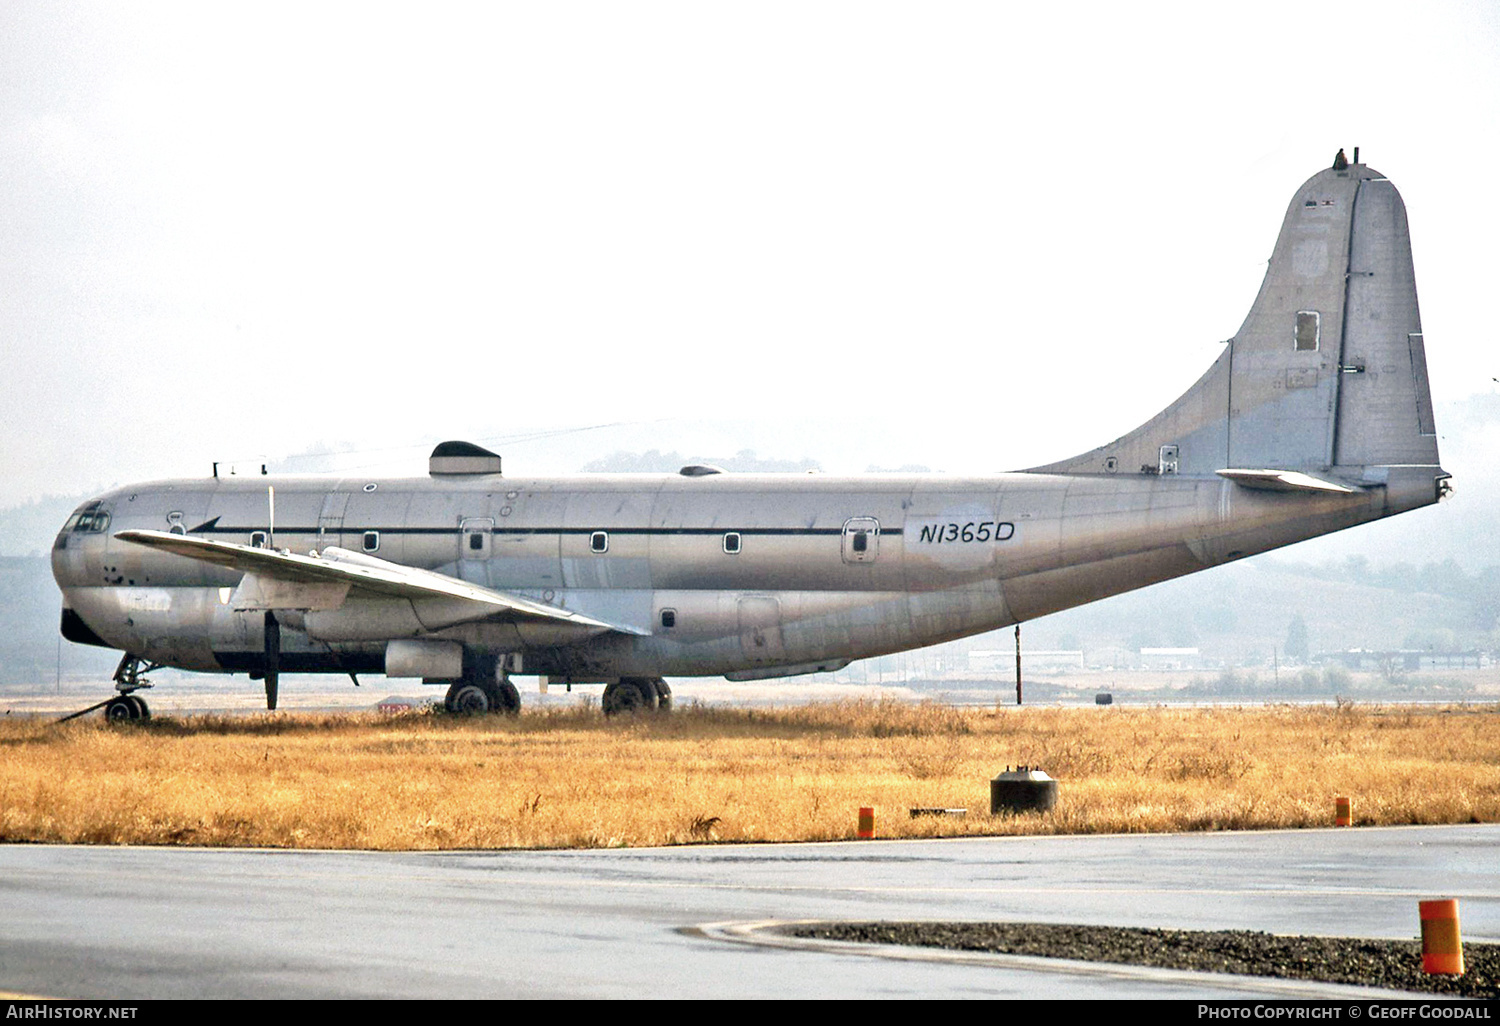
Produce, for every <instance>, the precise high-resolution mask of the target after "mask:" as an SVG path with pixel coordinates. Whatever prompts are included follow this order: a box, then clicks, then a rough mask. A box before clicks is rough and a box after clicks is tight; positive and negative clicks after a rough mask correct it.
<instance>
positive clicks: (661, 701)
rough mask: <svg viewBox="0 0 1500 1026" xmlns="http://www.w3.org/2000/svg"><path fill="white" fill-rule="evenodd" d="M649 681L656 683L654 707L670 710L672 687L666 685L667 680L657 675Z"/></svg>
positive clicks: (665, 710)
mask: <svg viewBox="0 0 1500 1026" xmlns="http://www.w3.org/2000/svg"><path fill="white" fill-rule="evenodd" d="M651 683H653V684H655V685H656V708H657V709H658V710H660V711H661V712H671V711H672V689H671V688H669V687H667V682H666V681H665V680H663V679H662V678H660V677H657V678H656V679H655V680H653V681H652V682H651Z"/></svg>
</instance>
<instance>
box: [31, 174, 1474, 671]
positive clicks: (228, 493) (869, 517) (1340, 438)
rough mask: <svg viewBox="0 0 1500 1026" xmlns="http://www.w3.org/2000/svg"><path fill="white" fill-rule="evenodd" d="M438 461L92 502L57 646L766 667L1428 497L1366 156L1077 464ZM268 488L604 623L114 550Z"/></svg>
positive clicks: (176, 484)
mask: <svg viewBox="0 0 1500 1026" xmlns="http://www.w3.org/2000/svg"><path fill="white" fill-rule="evenodd" d="M435 456H436V454H435ZM438 462H439V461H437V460H436V459H435V460H434V466H433V472H432V473H431V474H430V475H429V476H427V477H420V478H409V479H400V480H370V479H365V478H344V479H339V480H334V479H330V478H326V477H296V478H286V477H264V476H259V477H255V476H252V477H218V478H209V479H198V480H177V481H162V482H154V483H149V484H140V485H132V486H129V487H126V488H121V489H118V490H116V491H112V492H110V493H108V494H106V495H104V496H101V497H100V498H99V499H98V500H96V501H95V502H94V503H91V504H89V505H88V506H87V507H85V508H84V510H83V511H81V513H82V514H83V516H84V519H82V520H81V521H80V519H79V516H80V514H75V517H74V519H73V520H71V521H70V522H69V525H68V526H66V527H65V528H64V530H63V532H62V534H60V535H59V537H58V541H57V544H56V547H55V548H54V550H53V569H54V573H55V575H56V578H57V581H58V584H59V585H60V586H61V588H62V590H63V595H64V633H65V635H67V636H68V637H70V638H72V639H74V640H79V641H88V642H91V643H96V644H104V645H107V646H110V647H114V648H118V649H121V650H124V651H126V652H128V653H131V654H133V655H135V656H138V657H140V658H142V659H147V660H150V661H152V662H159V663H164V664H167V665H171V666H178V667H183V668H186V669H193V670H205V671H230V672H249V673H252V674H254V673H256V672H257V671H259V670H261V669H263V668H264V666H265V665H266V651H267V649H266V645H267V642H266V640H265V630H266V629H267V628H266V616H267V615H268V614H267V612H265V610H268V609H271V610H274V612H273V613H272V614H271V615H274V616H275V618H276V619H277V621H278V622H279V623H280V624H281V626H282V634H281V641H280V644H281V654H280V668H281V669H282V670H284V671H293V672H296V671H312V672H316V671H326V672H349V671H364V672H382V671H384V670H385V669H387V660H388V659H392V658H394V656H393V653H395V652H396V651H397V649H396V648H393V647H392V646H393V645H398V644H400V643H402V642H403V641H404V640H414V641H419V642H422V643H424V644H430V643H438V642H441V643H447V644H449V646H450V647H451V648H453V649H455V650H457V649H459V648H461V651H462V653H463V656H464V660H465V665H468V664H469V663H471V662H472V661H473V660H474V659H476V658H479V659H491V660H493V657H495V656H499V655H515V656H518V658H517V659H512V660H508V661H507V662H506V663H505V664H504V665H507V666H509V667H510V668H512V669H514V668H515V667H516V665H517V663H519V665H520V666H521V667H523V672H527V673H538V674H546V675H548V676H551V677H553V678H556V679H565V680H572V681H611V680H617V679H620V678H624V677H659V676H673V675H677V676H700V675H703V676H706V675H721V674H722V675H728V676H730V677H732V678H740V679H749V678H754V677H774V676H785V675H790V674H794V673H802V672H810V671H812V670H818V669H832V668H836V667H839V666H842V665H844V664H846V663H848V662H849V661H851V660H855V659H862V658H867V657H870V656H878V655H882V654H885V653H890V652H897V651H902V650H906V649H911V648H916V647H920V646H924V645H932V644H936V643H939V642H943V641H949V640H952V639H955V638H961V637H964V636H967V635H972V634H976V633H980V632H983V631H989V630H994V629H996V628H1001V627H1005V626H1007V625H1010V624H1013V623H1017V622H1020V621H1023V620H1030V619H1034V618H1036V617H1039V616H1043V615H1045V614H1048V613H1052V612H1056V611H1058V610H1061V609H1066V608H1069V607H1072V606H1076V605H1080V604H1082V603H1086V602H1091V601H1094V600H1096V599H1100V598H1104V597H1106V596H1109V595H1114V594H1117V593H1120V592H1123V591H1128V590H1130V589H1132V588H1138V587H1142V586H1144V585H1148V584H1152V583H1155V582H1158V581H1163V580H1167V579H1170V578H1173V577H1178V576H1181V575H1183V574H1188V573H1192V572H1195V571H1198V570H1203V569H1206V568H1208V567H1212V566H1217V565H1219V564H1221V563H1225V562H1228V561H1231V560H1235V559H1239V558H1241V557H1244V556H1249V555H1253V554H1255V553H1259V552H1265V551H1267V550H1269V549H1274V548H1276V547H1278V546H1282V545H1287V544H1290V543H1293V542H1298V541H1302V540H1304V539H1308V538H1313V537H1316V536H1318V535H1321V534H1326V533H1328V532H1331V531H1336V530H1340V529H1343V528H1347V527H1351V526H1355V525H1357V524H1362V523H1366V522H1368V521H1372V520H1376V519H1379V518H1381V517H1386V516H1390V515H1392V514H1396V513H1400V512H1403V511H1405V510H1410V509H1414V508H1417V507H1420V506H1424V505H1427V504H1430V503H1432V502H1435V501H1437V499H1438V497H1439V494H1440V492H1441V490H1442V482H1443V481H1444V480H1445V479H1446V477H1447V475H1446V474H1445V473H1444V472H1443V471H1442V468H1441V467H1440V466H1439V463H1438V457H1437V445H1436V431H1435V427H1434V425H1433V424H1432V414H1431V399H1430V395H1429V393H1428V386H1427V380H1426V363H1425V352H1424V349H1423V343H1422V335H1421V326H1420V321H1419V318H1418V314H1417V305H1416V291H1415V285H1414V279H1413V276H1412V271H1411V256H1410V243H1409V240H1408V235H1407V228H1406V217H1405V210H1404V207H1403V206H1402V205H1401V200H1400V197H1399V195H1397V194H1396V191H1395V189H1394V187H1392V186H1391V185H1390V183H1389V182H1388V181H1387V180H1386V179H1385V178H1383V177H1382V176H1380V175H1378V174H1377V173H1376V172H1374V171H1371V170H1370V169H1369V168H1367V167H1365V166H1364V165H1360V164H1354V165H1348V166H1347V167H1345V168H1338V167H1336V168H1334V169H1332V170H1329V171H1324V172H1322V173H1320V174H1318V175H1315V176H1314V177H1313V178H1311V179H1309V181H1308V182H1306V183H1304V185H1303V186H1302V188H1301V189H1300V190H1299V191H1298V193H1297V195H1296V196H1295V197H1294V198H1293V201H1292V204H1291V206H1290V207H1289V209H1288V213H1287V217H1286V220H1285V222H1284V224H1283V227H1282V232H1281V235H1280V237H1279V239H1278V242H1277V246H1276V250H1275V252H1274V253H1273V256H1272V260H1271V263H1270V266H1269V269H1268V271H1267V276H1266V281H1265V284H1264V285H1263V286H1262V288H1261V292H1260V295H1259V296H1258V297H1257V299H1256V302H1255V305H1254V307H1253V308H1252V310H1251V312H1250V315H1249V316H1248V317H1247V319H1246V321H1245V324H1244V326H1243V327H1242V328H1241V330H1240V332H1239V334H1237V335H1236V337H1235V338H1234V339H1232V340H1230V342H1229V344H1228V345H1227V346H1226V347H1225V350H1224V352H1223V354H1222V355H1221V357H1220V359H1219V360H1218V361H1217V362H1216V363H1215V364H1214V366H1213V367H1212V368H1210V370H1209V371H1208V372H1207V373H1206V374H1205V375H1204V377H1203V378H1202V379H1201V380H1200V381H1199V382H1198V383H1197V384H1196V385H1194V386H1193V388H1192V389H1190V390H1189V391H1188V393H1186V394H1185V395H1184V396H1183V397H1182V398H1181V399H1180V400H1179V401H1178V402H1177V403H1175V404H1173V405H1172V406H1171V407H1169V408H1168V409H1167V410H1164V411H1163V412H1162V413H1161V414H1159V415H1158V416H1157V417H1155V418H1153V419H1152V420H1151V421H1149V422H1148V423H1146V424H1145V425H1143V426H1142V427H1140V428H1138V429H1137V430H1136V431H1134V432H1131V433H1130V434H1127V435H1124V436H1122V437H1121V438H1119V439H1117V440H1115V441H1114V442H1111V443H1110V444H1108V445H1106V446H1102V447H1100V448H1099V449H1097V450H1094V451H1092V452H1090V453H1085V454H1082V455H1080V456H1078V457H1075V458H1073V459H1071V460H1066V461H1063V462H1061V463H1057V464H1052V465H1049V466H1047V467H1041V468H1036V469H1034V470H1031V471H1025V472H1018V473H1011V474H1000V475H996V476H992V477H975V478H953V477H947V476H942V475H922V476H898V475H873V476H863V477H832V476H826V477H825V476H822V475H807V474H800V475H763V474H746V475H737V474H707V475H703V476H685V475H660V476H656V475H589V476H579V477H567V478H547V479H532V478H516V477H511V476H508V475H502V474H499V473H474V472H464V473H449V472H439V468H438ZM268 487H272V488H274V491H275V516H274V519H275V523H274V537H273V538H271V539H269V541H270V544H271V545H272V546H274V548H275V549H280V550H287V551H289V552H292V553H297V554H306V553H309V552H322V551H323V550H330V551H332V552H334V553H338V552H339V551H340V550H350V552H351V553H354V554H359V553H365V554H368V555H369V556H371V557H374V558H376V559H379V560H383V561H387V562H388V563H392V564H400V565H401V566H402V567H415V568H421V569H423V570H429V571H435V572H436V573H438V574H442V575H445V576H446V577H448V578H452V579H456V580H458V581H464V582H470V583H471V584H474V585H478V586H481V587H482V588H485V589H491V590H492V592H495V593H504V596H510V597H513V598H515V599H517V600H530V601H531V602H532V603H539V604H542V605H544V606H546V607H548V608H549V609H555V610H566V611H570V612H571V613H575V614H581V616H582V617H586V618H590V622H592V623H594V624H596V625H608V626H607V627H606V626H599V627H598V629H591V630H580V629H579V628H578V626H577V625H576V624H568V623H563V622H560V621H557V620H552V619H548V616H547V614H546V613H545V611H543V613H542V614H541V615H540V616H538V615H536V609H535V607H534V606H532V607H529V608H530V612H527V611H526V610H522V612H520V613H516V614H515V615H509V614H507V615H499V614H497V615H485V616H477V615H474V613H473V609H472V608H467V609H466V608H465V607H463V604H462V603H461V602H458V601H457V600H454V601H451V602H450V601H445V600H443V599H441V598H436V599H432V600H430V601H428V600H422V599H419V600H412V601H408V600H406V599H403V598H399V597H396V598H393V597H390V596H389V595H384V596H382V595H372V594H365V593H363V592H360V591H359V590H358V588H355V589H354V590H352V591H349V592H348V594H347V596H346V597H342V598H341V597H340V596H342V595H343V593H342V592H337V589H334V591H335V592H337V594H334V595H333V596H332V597H331V598H330V597H328V594H327V593H326V591H325V592H317V593H316V594H314V591H315V590H316V589H312V588H311V586H303V585H300V584H295V583H294V584H292V585H287V587H288V588H290V589H291V591H289V592H286V594H292V593H293V592H295V593H296V594H298V595H302V596H303V597H302V598H291V599H287V600H285V601H284V602H283V603H282V605H281V606H280V607H278V606H276V605H275V603H274V602H272V601H271V600H269V599H266V598H265V596H266V595H269V594H271V593H270V592H254V595H260V596H261V598H262V600H263V601H262V603H261V604H260V605H255V604H254V603H253V601H252V599H253V598H254V595H252V594H251V592H252V591H253V589H250V590H247V589H245V588H241V585H242V583H244V579H245V578H246V577H247V574H246V573H244V572H242V571H241V570H237V569H233V568H229V567H225V566H218V565H213V564H212V563H209V562H203V561H201V560H199V559H196V558H186V557H185V556H183V555H178V554H174V553H172V552H169V551H161V550H158V549H154V548H151V547H149V546H148V545H147V544H144V543H143V544H136V543H134V542H131V541H127V540H123V539H121V538H119V537H117V535H119V534H120V532H122V531H126V532H129V531H136V532H140V531H145V532H173V533H175V534H178V535H182V536H183V537H186V538H191V539H212V540H217V541H221V542H231V543H237V544H238V545H241V546H250V545H255V544H260V543H262V542H264V541H266V539H261V538H257V537H256V536H255V535H256V532H269V531H270V530H271V528H272V526H273V525H272V524H271V516H270V503H269V501H268V493H267V490H268ZM140 537H143V538H144V540H145V541H147V542H151V543H152V544H168V543H170V539H167V540H166V541H163V540H162V539H160V538H150V537H144V536H140ZM209 555H213V554H212V553H210V554H209ZM296 569H297V568H296V567H293V568H292V571H296ZM293 576H294V577H295V573H293ZM298 588H302V589H303V590H302V591H297V589H298ZM309 589H311V590H309ZM273 590H274V589H273ZM277 594H281V593H280V592H278V593H277ZM247 595H250V596H251V597H248V598H247V597H246V596H247ZM308 595H311V596H312V597H311V598H308V597H306V596H308ZM502 612H503V611H502ZM393 668H394V667H393ZM417 675H421V676H436V674H434V673H425V672H418V673H417Z"/></svg>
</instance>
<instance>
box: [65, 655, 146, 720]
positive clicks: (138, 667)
mask: <svg viewBox="0 0 1500 1026" xmlns="http://www.w3.org/2000/svg"><path fill="white" fill-rule="evenodd" d="M161 665H162V664H161V663H153V662H149V661H147V660H145V659H141V658H138V657H137V656H133V655H131V654H130V653H129V652H126V653H125V655H124V656H122V657H121V659H120V665H119V666H117V667H115V676H114V681H115V690H116V691H118V692H119V694H118V695H116V696H115V697H114V698H107V699H105V700H104V701H102V702H97V703H95V704H94V705H91V706H89V707H88V708H87V709H80V710H79V711H78V712H76V713H71V714H69V715H67V716H64V717H63V718H62V719H60V720H58V721H57V722H58V723H66V722H67V721H68V720H75V719H77V718H78V717H80V716H82V715H84V714H85V713H91V712H93V711H94V710H95V709H99V708H102V709H103V710H104V718H105V719H106V720H109V721H110V722H112V723H124V722H127V721H135V720H149V719H150V718H151V707H150V706H148V705H147V704H146V700H145V699H144V698H140V697H139V696H137V695H136V694H135V692H137V691H141V690H144V689H145V688H149V687H150V686H151V682H150V681H149V680H147V679H146V674H148V673H150V672H151V671H152V670H155V669H158V668H160V667H161Z"/></svg>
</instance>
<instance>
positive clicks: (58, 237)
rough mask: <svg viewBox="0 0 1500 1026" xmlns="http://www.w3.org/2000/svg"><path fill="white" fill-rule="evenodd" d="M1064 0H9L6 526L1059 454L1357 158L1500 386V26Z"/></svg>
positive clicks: (1445, 349)
mask: <svg viewBox="0 0 1500 1026" xmlns="http://www.w3.org/2000/svg"><path fill="white" fill-rule="evenodd" d="M1027 6H1028V7H1034V8H1042V9H1034V10H1024V9H1022V6H1021V5H1009V4H996V3H973V4H968V3H944V4H888V3H871V2H862V3H847V4H846V3H812V2H806V0H803V2H796V3H772V2H757V3H746V4H715V3H704V2H701V0H700V2H692V3H681V4H663V3H629V4H620V3H598V4H594V3H546V4H537V3H514V4H507V3H475V4H424V5H421V6H420V7H418V6H417V5H415V4H406V5H382V4H372V3H358V4H306V3H298V4H287V5H278V4H272V3H265V2H257V3H255V4H246V5H231V4H212V5H206V4H198V3H193V4H150V3H134V4H129V5H120V4H87V3H56V2H51V0H49V2H36V3H33V2H24V0H10V2H7V3H5V4H4V5H0V297H3V301H0V345H3V371H0V410H3V418H0V432H3V434H0V507H4V506H9V505H14V504H16V503H19V502H22V501H25V500H26V499H28V498H30V497H34V496H37V495H41V494H44V493H52V494H66V493H76V492H80V491H84V490H87V489H91V488H95V487H98V486H102V485H107V484H111V483H115V482H120V481H126V480H131V479H137V478H143V477H152V476H176V475H190V474H194V475H195V474H199V473H207V470H208V466H209V463H210V461H212V460H215V459H232V458H237V457H246V456H252V455H255V454H261V453H265V454H270V455H272V456H275V455H278V454H285V453H294V452H301V451H308V450H314V449H318V448H321V447H325V446H330V445H333V446H355V447H358V448H360V449H363V450H371V452H370V453H369V454H367V455H365V456H362V457H360V459H361V460H362V461H363V463H382V464H383V466H382V468H381V469H383V470H385V471H388V472H392V473H402V472H409V473H422V472H424V471H425V456H426V450H427V448H428V447H429V446H430V445H431V444H432V443H433V442H435V441H438V440H440V439H443V438H450V437H456V438H463V437H468V438H475V439H499V440H500V441H498V442H497V443H496V447H497V448H498V449H500V450H501V451H502V452H503V453H504V454H505V456H506V468H507V470H508V471H510V472H514V473H527V472H558V471H564V472H566V471H572V470H575V469H577V467H578V466H580V465H581V464H582V463H584V462H586V461H587V460H588V459H590V458H592V457H593V456H597V455H604V454H607V453H608V452H611V451H613V450H616V449H645V448H660V449H677V450H680V451H682V452H684V453H685V454H700V455H701V454H712V453H733V452H736V451H738V450H740V449H744V448H753V449H757V450H758V451H760V452H761V454H762V455H767V456H780V457H785V458H798V457H804V456H809V457H812V458H815V459H818V460H820V461H822V462H823V464H824V466H825V468H826V469H829V470H863V469H864V468H865V466H867V465H869V464H879V465H884V466H897V465H900V464H905V463H922V464H926V465H929V466H932V467H934V468H942V469H946V470H952V471H963V470H970V471H994V470H1005V469H1014V468H1017V467H1022V466H1027V465H1031V464H1035V463H1040V462H1044V461H1049V460H1053V459H1057V458H1060V457H1063V456H1066V455H1070V454H1072V453H1073V452H1076V451H1079V450H1082V449H1086V448H1089V447H1091V446H1093V445H1095V444H1099V443H1101V442H1103V441H1106V440H1108V439H1109V438H1112V437H1114V436H1116V435H1118V434H1120V433H1121V432H1123V431H1125V430H1127V429H1129V428H1131V427H1134V426H1135V425H1136V424H1137V423H1139V422H1140V421H1142V420H1144V419H1145V418H1146V417H1147V416H1148V415H1150V414H1152V413H1154V412H1155V411H1156V410H1157V409H1159V408H1160V407H1162V406H1164V405H1165V404H1166V403H1167V402H1169V401H1170V400H1171V399H1172V398H1173V397H1175V396H1176V395H1177V394H1178V393H1179V392H1181V391H1182V390H1183V389H1184V388H1185V387H1186V386H1187V385H1189V384H1190V383H1191V382H1192V381H1193V380H1195V379H1196V378H1197V376H1198V375H1199V374H1200V373H1201V372H1202V370H1203V369H1204V368H1206V367H1207V366H1208V364H1209V363H1210V362H1212V360H1213V359H1214V357H1215V356H1216V355H1217V353H1218V342H1219V340H1222V339H1224V338H1227V337H1228V336H1229V335H1231V334H1232V333H1233V332H1234V331H1235V330H1236V329H1237V328H1238V327H1239V324H1240V321H1241V319H1242V318H1243V316H1244V314H1245V312H1246V311H1247V309H1248V308H1249V305H1250V302H1251V300H1252V299H1253V298H1254V295H1255V291H1256V288H1257V286H1258V285H1259V281H1260V277H1261V275H1262V273H1263V271H1264V266H1265V259H1266V257H1267V256H1268V255H1269V254H1270V250H1271V246H1272V243H1273V242H1274V239H1275V234H1276V231H1277V229H1278V227H1279V225H1280V221H1281V218H1282V215H1283V213H1284V211H1285V208H1286V204H1287V202H1288V201H1289V199H1290V197H1291V196H1292V193H1293V191H1294V190H1295V189H1296V187H1297V186H1298V185H1299V184H1300V183H1301V182H1302V181H1303V180H1304V179H1305V178H1307V177H1308V176H1309V175H1311V174H1312V173H1314V172H1315V171H1317V170H1318V169H1319V168H1321V167H1324V166H1326V165H1327V164H1328V163H1329V162H1330V161H1331V159H1332V157H1333V154H1334V151H1335V150H1337V149H1338V148H1339V147H1341V146H1342V147H1345V148H1346V149H1348V150H1349V151H1350V152H1351V153H1352V149H1353V147H1354V146H1356V145H1358V146H1360V147H1361V148H1362V155H1363V157H1364V158H1365V160H1366V161H1367V162H1368V163H1370V164H1371V165H1372V166H1374V167H1376V168H1378V169H1379V170H1381V171H1382V172H1384V173H1385V174H1387V175H1389V176H1390V177H1391V178H1392V179H1393V180H1394V181H1395V183H1396V185H1397V186H1398V187H1399V188H1400V189H1401V191H1402V193H1403V195H1404V196H1405V198H1406V201H1407V206H1408V210H1409V213H1410V216H1411V224H1412V234H1413V245H1414V249H1415V255H1416V266H1417V282H1418V288H1419V291H1420V294H1421V298H1422V305H1423V320H1424V327H1425V329H1426V334H1427V339H1428V349H1429V360H1430V364H1431V372H1432V381H1433V387H1434V391H1435V393H1436V395H1437V397H1438V398H1439V399H1440V400H1442V399H1452V398H1459V397H1462V396H1465V395H1468V394H1470V393H1473V392H1477V391H1486V390H1488V389H1489V388H1490V386H1491V384H1492V382H1491V379H1492V377H1494V376H1500V360H1497V359H1496V358H1495V357H1494V355H1493V354H1494V351H1495V348H1496V347H1495V343H1494V329H1493V328H1492V326H1491V324H1492V310H1491V307H1492V297H1493V295H1494V289H1495V286H1494V283H1493V281H1494V277H1495V272H1496V260H1495V258H1494V255H1493V249H1494V247H1493V242H1492V239H1493V237H1494V235H1495V233H1496V230H1497V227H1500V216H1497V214H1500V200H1497V194H1500V190H1497V188H1496V186H1495V185H1494V183H1493V181H1492V179H1493V178H1494V172H1493V171H1491V170H1489V169H1490V168H1493V167H1495V166H1496V164H1497V159H1496V158H1497V152H1496V151H1497V148H1500V139H1497V133H1496V131H1495V126H1496V125H1500V5H1496V4H1494V3H1487V2H1480V3H1469V4H1464V3H1426V4H1421V5H1416V4H1410V3H1399V4H1381V3H1367V4H1362V5H1359V6H1357V7H1350V6H1349V5H1348V4H1319V3H1309V2H1306V0H1301V2H1297V3H1292V4H1274V3H1272V4H1257V5H1254V6H1253V7H1246V8H1244V9H1243V13H1223V12H1221V11H1220V10H1219V5H1208V4H1184V5H1181V6H1176V5H1166V6H1163V5H1152V4H1144V5H1143V4H1131V5H1123V4H1100V5H1091V4H1068V5H1027ZM619 422H624V423H625V425H626V426H622V427H613V428H607V429H601V430H597V431H591V432H586V433H582V434H574V435H569V436H566V437H565V438H563V439H562V440H552V441H545V440H544V441H529V442H522V441H512V442H509V443H507V442H506V441H505V439H513V438H515V437H516V436H523V435H530V434H534V433H536V432H541V431H549V430H553V429H566V428H570V427H579V426H586V425H597V424H613V423H619ZM402 446H411V448H399V447H402Z"/></svg>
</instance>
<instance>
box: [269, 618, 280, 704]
mask: <svg viewBox="0 0 1500 1026" xmlns="http://www.w3.org/2000/svg"><path fill="white" fill-rule="evenodd" d="M280 675H281V624H279V623H277V622H276V614H275V613H271V612H267V613H266V708H267V709H270V710H271V711H272V712H275V711H276V682H277V678H278V677H279V676H280Z"/></svg>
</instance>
